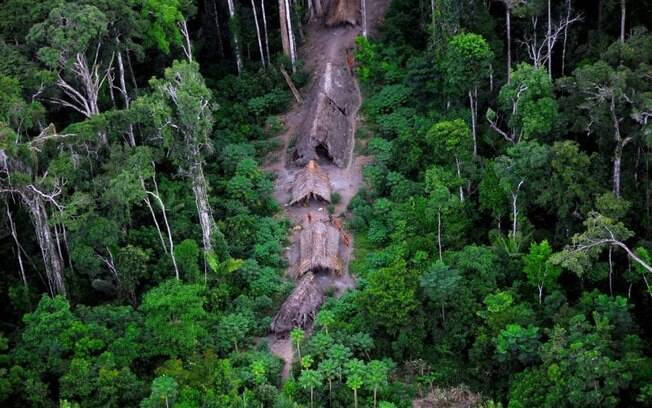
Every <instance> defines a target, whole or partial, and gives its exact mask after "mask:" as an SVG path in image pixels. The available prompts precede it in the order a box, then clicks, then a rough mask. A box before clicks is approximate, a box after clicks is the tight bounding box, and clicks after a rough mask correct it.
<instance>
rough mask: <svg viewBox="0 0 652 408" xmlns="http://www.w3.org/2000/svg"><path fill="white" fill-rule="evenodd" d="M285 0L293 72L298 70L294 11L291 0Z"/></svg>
mask: <svg viewBox="0 0 652 408" xmlns="http://www.w3.org/2000/svg"><path fill="white" fill-rule="evenodd" d="M284 1H285V18H286V20H287V32H288V41H289V46H290V61H291V62H292V73H295V72H296V70H297V67H296V65H297V54H296V53H297V49H296V44H295V41H294V31H292V13H291V6H290V2H289V0H284Z"/></svg>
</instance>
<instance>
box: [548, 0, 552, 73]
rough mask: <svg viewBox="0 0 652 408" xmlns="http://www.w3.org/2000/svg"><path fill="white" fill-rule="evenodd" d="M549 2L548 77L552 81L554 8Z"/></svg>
mask: <svg viewBox="0 0 652 408" xmlns="http://www.w3.org/2000/svg"><path fill="white" fill-rule="evenodd" d="M550 1H551V0H548V77H549V78H550V79H551V80H552V10H551V8H552V6H551V5H550Z"/></svg>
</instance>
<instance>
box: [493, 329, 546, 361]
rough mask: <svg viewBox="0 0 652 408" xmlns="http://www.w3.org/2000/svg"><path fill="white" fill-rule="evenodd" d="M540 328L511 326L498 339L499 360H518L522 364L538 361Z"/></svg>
mask: <svg viewBox="0 0 652 408" xmlns="http://www.w3.org/2000/svg"><path fill="white" fill-rule="evenodd" d="M539 337H540V335H539V328H538V327H535V326H532V325H530V326H528V327H522V326H521V325H519V324H509V325H507V327H506V328H505V329H503V330H502V331H501V332H500V334H499V335H498V338H497V339H496V351H497V352H498V358H499V359H502V360H506V361H510V360H511V359H516V360H517V361H519V362H520V363H522V364H529V363H532V362H534V361H536V359H537V357H538V354H537V353H538V350H539V346H540V342H539Z"/></svg>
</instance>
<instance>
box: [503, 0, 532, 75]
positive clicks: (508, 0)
mask: <svg viewBox="0 0 652 408" xmlns="http://www.w3.org/2000/svg"><path fill="white" fill-rule="evenodd" d="M498 1H500V2H501V3H503V4H504V5H505V28H506V31H505V32H506V34H507V83H510V82H511V80H512V13H513V11H514V9H515V8H517V7H519V6H520V5H522V4H523V3H524V2H525V1H526V0H498Z"/></svg>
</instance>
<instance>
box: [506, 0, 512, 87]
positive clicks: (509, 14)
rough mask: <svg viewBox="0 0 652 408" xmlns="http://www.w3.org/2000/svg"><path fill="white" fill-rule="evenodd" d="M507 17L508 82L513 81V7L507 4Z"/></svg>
mask: <svg viewBox="0 0 652 408" xmlns="http://www.w3.org/2000/svg"><path fill="white" fill-rule="evenodd" d="M506 8H507V10H506V12H505V14H506V19H507V83H508V84H509V83H511V82H512V9H511V7H509V6H506Z"/></svg>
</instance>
